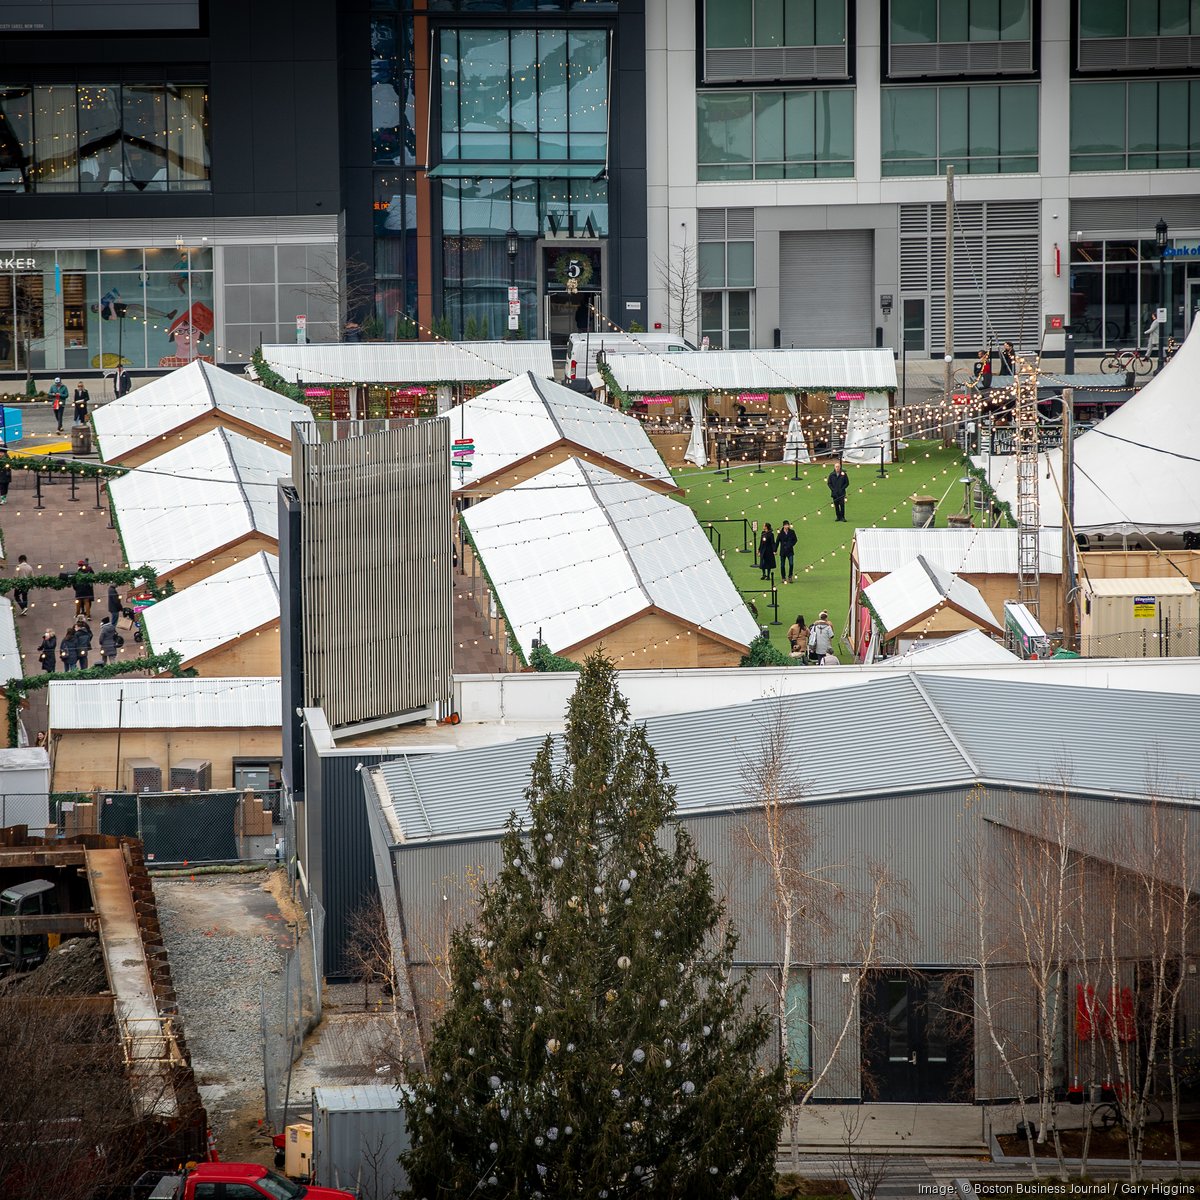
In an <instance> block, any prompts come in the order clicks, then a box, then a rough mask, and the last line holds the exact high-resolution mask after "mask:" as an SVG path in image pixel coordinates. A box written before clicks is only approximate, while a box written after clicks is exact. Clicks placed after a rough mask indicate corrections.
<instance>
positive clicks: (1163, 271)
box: [1154, 217, 1170, 373]
mask: <svg viewBox="0 0 1200 1200" xmlns="http://www.w3.org/2000/svg"><path fill="white" fill-rule="evenodd" d="M1154 244H1155V246H1157V247H1158V307H1159V309H1160V310H1161V312H1162V313H1163V320H1161V321H1159V323H1158V370H1159V371H1161V370H1162V369H1163V358H1164V357H1165V356H1166V350H1167V320H1166V314H1167V313H1168V312H1169V310H1170V306H1169V305H1168V303H1167V223H1166V221H1164V220H1163V219H1162V217H1159V218H1158V224H1157V225H1155V227H1154ZM1156 373H1157V372H1156Z"/></svg>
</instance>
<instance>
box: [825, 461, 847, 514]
mask: <svg viewBox="0 0 1200 1200" xmlns="http://www.w3.org/2000/svg"><path fill="white" fill-rule="evenodd" d="M825 482H826V483H828V484H829V494H830V495H831V496H832V497H833V512H834V519H835V520H838V521H844V520H845V519H846V493H847V492H848V491H849V490H850V476H849V475H847V474H846V468H845V467H843V466H842V460H841V459H840V458H839V459H838V460H837V462H836V463H834V465H833V470H832V471H830V472H829V478H828V479H827V480H826V481H825Z"/></svg>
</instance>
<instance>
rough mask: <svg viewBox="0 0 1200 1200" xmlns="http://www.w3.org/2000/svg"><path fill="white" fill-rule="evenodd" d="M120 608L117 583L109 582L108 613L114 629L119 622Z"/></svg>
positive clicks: (121, 606)
mask: <svg viewBox="0 0 1200 1200" xmlns="http://www.w3.org/2000/svg"><path fill="white" fill-rule="evenodd" d="M122 608H123V605H122V604H121V594H120V593H119V592H118V591H117V585H116V584H115V583H110V584H109V585H108V615H109V617H110V618H111V620H112V623H113V628H114V629H116V627H117V626H118V625H119V624H120V623H121V610H122Z"/></svg>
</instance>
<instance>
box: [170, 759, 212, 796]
mask: <svg viewBox="0 0 1200 1200" xmlns="http://www.w3.org/2000/svg"><path fill="white" fill-rule="evenodd" d="M211 788H212V763H211V762H209V761H208V759H206V758H185V759H183V761H182V762H177V763H176V764H175V765H174V766H173V767H172V768H171V791H173V792H175V791H184V792H207V791H209V790H210V789H211Z"/></svg>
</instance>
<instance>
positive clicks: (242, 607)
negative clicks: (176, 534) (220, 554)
mask: <svg viewBox="0 0 1200 1200" xmlns="http://www.w3.org/2000/svg"><path fill="white" fill-rule="evenodd" d="M277 620H279V559H278V558H277V557H276V556H275V555H274V554H267V553H265V552H264V551H262V550H260V551H259V552H258V553H257V554H255V555H252V556H251V557H250V558H247V559H245V560H243V561H242V562H239V563H235V564H234V565H233V566H232V567H227V568H226V569H225V570H224V571H218V572H217V574H215V575H212V576H210V577H209V578H208V579H201V580H198V581H197V582H196V583H193V584H192V585H191V586H190V587H186V588H184V589H183V590H182V591H180V592H176V593H175V594H174V595H173V596H168V597H167V599H166V600H162V601H160V602H159V603H158V604H152V605H151V606H150V607H149V608H147V609H145V610H144V611H143V612H142V623H143V624H144V625H145V628H146V637H147V638H148V639H149V642H150V645H151V648H152V649H153V651H154V653H155V654H164V653H166V651H168V650H177V651H179V654H180V655H181V656H182V658H183V662H184V665H185V666H186V665H187V664H188V663H190V662H192V661H193V659H197V658H199V657H201V655H204V654H208V653H209V652H210V651H212V650H216V649H217V647H219V646H224V645H225V644H226V643H227V642H232V641H235V640H236V639H237V638H239V637H241V636H242V635H243V634H244V633H249V632H250V631H251V630H253V629H258V628H260V627H261V626H263V625H266V624H267V623H268V622H270V621H277ZM276 636H277V635H276Z"/></svg>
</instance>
